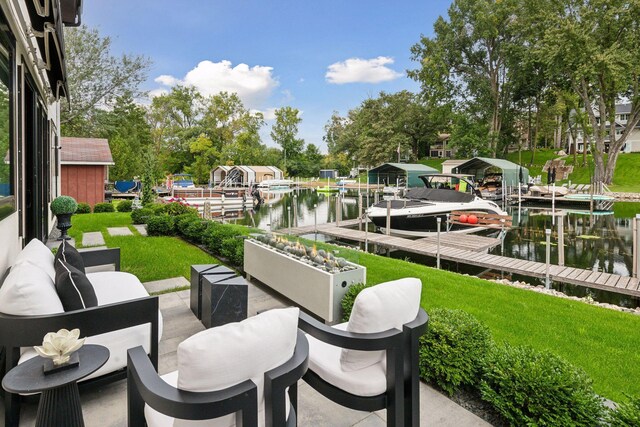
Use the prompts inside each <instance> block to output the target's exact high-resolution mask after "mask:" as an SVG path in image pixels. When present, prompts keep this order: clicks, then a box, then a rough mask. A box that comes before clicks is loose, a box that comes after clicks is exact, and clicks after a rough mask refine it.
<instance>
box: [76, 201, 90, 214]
mask: <svg viewBox="0 0 640 427" xmlns="http://www.w3.org/2000/svg"><path fill="white" fill-rule="evenodd" d="M76 213H77V214H88V213H91V205H90V204H89V203H78V208H77V209H76Z"/></svg>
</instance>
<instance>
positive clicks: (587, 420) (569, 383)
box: [480, 344, 605, 426]
mask: <svg viewBox="0 0 640 427" xmlns="http://www.w3.org/2000/svg"><path fill="white" fill-rule="evenodd" d="M480 393H481V396H482V399H483V400H486V401H487V402H489V403H491V405H493V407H494V408H495V409H496V410H497V411H498V412H499V413H500V414H501V415H502V416H503V417H504V418H505V419H506V420H507V421H508V422H509V423H510V424H511V425H514V426H525V425H531V426H533V425H535V426H597V425H601V420H602V417H603V415H604V414H605V412H604V406H603V403H602V399H601V398H600V397H598V396H597V395H596V393H595V392H594V391H593V387H592V382H591V379H590V378H589V377H588V376H587V374H586V373H585V372H584V371H583V370H582V369H579V368H577V367H575V366H573V365H572V364H571V363H569V362H567V361H566V360H564V359H562V358H561V357H559V356H556V355H555V354H553V353H551V352H549V351H538V350H535V349H533V348H530V347H524V346H511V345H509V344H505V345H503V346H498V347H495V348H494V349H493V350H492V351H490V352H489V353H488V354H487V357H486V358H485V366H484V374H483V377H482V381H481V383H480Z"/></svg>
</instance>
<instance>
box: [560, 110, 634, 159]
mask: <svg viewBox="0 0 640 427" xmlns="http://www.w3.org/2000/svg"><path fill="white" fill-rule="evenodd" d="M594 113H595V115H596V122H597V123H598V124H600V113H599V112H598V110H594ZM630 115H631V104H618V105H616V118H615V132H616V139H618V138H620V136H621V135H622V133H623V132H624V129H625V127H626V126H627V121H628V120H629V118H630ZM606 126H607V127H609V121H608V120H607V121H606ZM568 134H569V135H568V144H567V145H568V151H567V152H568V153H569V154H571V153H573V152H574V151H577V152H578V153H582V151H583V150H584V145H585V140H584V132H583V131H582V129H578V131H577V132H576V138H575V140H574V139H573V136H572V135H571V133H570V132H568ZM609 142H610V135H609V130H607V137H606V138H605V142H604V144H605V152H608V151H609ZM587 150H588V148H587ZM621 152H623V153H640V123H639V124H638V125H636V127H634V128H633V129H632V130H631V133H630V134H629V136H628V137H627V140H626V142H625V145H624V146H623V148H622V150H621Z"/></svg>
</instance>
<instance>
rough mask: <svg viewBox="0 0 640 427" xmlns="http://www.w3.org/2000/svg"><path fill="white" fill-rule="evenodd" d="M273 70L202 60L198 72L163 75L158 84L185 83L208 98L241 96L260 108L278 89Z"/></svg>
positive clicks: (158, 79)
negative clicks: (226, 95) (222, 95)
mask: <svg viewBox="0 0 640 427" xmlns="http://www.w3.org/2000/svg"><path fill="white" fill-rule="evenodd" d="M272 71H273V68H272V67H265V66H261V65H255V66H253V67H249V66H248V65H247V64H238V65H236V66H235V67H233V66H232V64H231V62H230V61H227V60H223V61H220V62H211V61H208V60H207V61H201V62H200V63H199V64H198V65H197V66H196V67H195V68H194V69H192V70H191V71H189V72H188V73H187V74H186V75H185V77H184V79H178V78H176V77H174V76H168V75H162V76H158V77H156V79H155V81H156V82H157V83H160V84H162V85H164V86H174V85H176V84H183V85H189V86H195V87H196V89H198V91H199V92H200V93H202V94H203V95H205V96H208V95H214V94H217V93H220V92H230V93H233V92H235V93H237V94H238V96H239V97H240V99H242V101H243V102H244V104H245V106H246V107H249V108H251V107H254V108H255V107H259V106H260V105H262V104H263V103H264V102H265V101H266V100H267V98H268V97H269V96H270V95H271V92H272V91H273V89H274V88H275V87H276V86H278V81H277V80H276V79H275V78H274V77H273V74H272Z"/></svg>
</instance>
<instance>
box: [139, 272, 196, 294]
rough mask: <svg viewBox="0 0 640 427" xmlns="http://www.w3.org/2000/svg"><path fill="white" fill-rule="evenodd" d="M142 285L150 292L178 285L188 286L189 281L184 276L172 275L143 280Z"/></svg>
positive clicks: (173, 287)
mask: <svg viewBox="0 0 640 427" xmlns="http://www.w3.org/2000/svg"><path fill="white" fill-rule="evenodd" d="M142 285H143V286H144V288H145V289H146V290H147V292H149V293H150V294H151V293H155V292H161V291H166V290H168V289H175V288H178V287H184V286H189V281H188V280H187V279H185V278H184V277H182V276H179V277H172V278H170V279H163V280H154V281H151V282H144V283H143V284H142Z"/></svg>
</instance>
